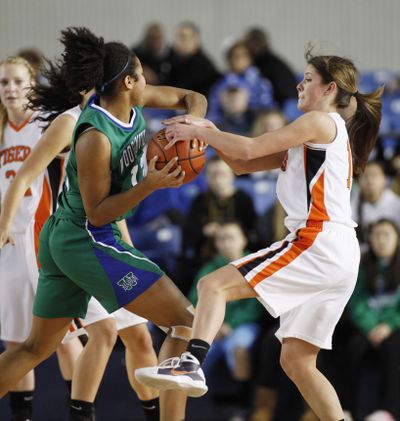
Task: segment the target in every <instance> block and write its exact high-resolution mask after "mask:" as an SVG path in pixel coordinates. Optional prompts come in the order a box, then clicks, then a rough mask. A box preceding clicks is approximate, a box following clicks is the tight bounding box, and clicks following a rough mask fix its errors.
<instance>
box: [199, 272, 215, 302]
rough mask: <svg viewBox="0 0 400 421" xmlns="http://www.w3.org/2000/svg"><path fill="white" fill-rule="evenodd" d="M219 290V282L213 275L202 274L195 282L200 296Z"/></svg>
mask: <svg viewBox="0 0 400 421" xmlns="http://www.w3.org/2000/svg"><path fill="white" fill-rule="evenodd" d="M218 292H220V282H219V281H218V279H216V278H215V277H214V276H213V275H211V274H210V275H206V276H203V277H202V278H201V279H200V281H199V282H198V284H197V293H198V295H199V297H200V295H201V296H206V295H208V294H214V293H218Z"/></svg>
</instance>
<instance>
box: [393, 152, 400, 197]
mask: <svg viewBox="0 0 400 421" xmlns="http://www.w3.org/2000/svg"><path fill="white" fill-rule="evenodd" d="M391 164H392V168H393V170H394V177H393V180H392V190H393V191H394V192H395V193H396V194H397V195H398V196H400V154H398V155H395V156H394V157H393V158H392V162H391Z"/></svg>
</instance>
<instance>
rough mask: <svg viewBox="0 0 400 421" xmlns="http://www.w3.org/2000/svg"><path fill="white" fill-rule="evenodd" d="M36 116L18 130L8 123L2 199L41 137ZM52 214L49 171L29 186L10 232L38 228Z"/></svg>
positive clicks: (1, 158) (0, 154)
mask: <svg viewBox="0 0 400 421" xmlns="http://www.w3.org/2000/svg"><path fill="white" fill-rule="evenodd" d="M34 117H35V114H34V115H33V116H31V118H30V119H28V120H27V121H25V122H24V123H23V124H21V125H20V126H19V127H15V126H14V125H13V124H12V123H11V122H9V121H8V122H7V123H6V125H5V128H4V136H3V142H2V144H1V145H0V198H1V199H3V198H4V196H5V193H6V191H7V189H8V187H9V186H10V184H11V182H12V181H13V179H14V177H15V175H16V173H17V171H18V170H19V169H20V167H21V166H22V164H23V162H24V161H25V159H26V158H27V157H28V155H29V154H30V153H31V151H32V149H33V148H34V147H35V145H36V143H37V142H38V140H39V139H40V137H41V136H42V127H41V123H40V122H38V121H34ZM50 212H51V192H50V186H49V180H48V177H47V172H44V173H43V174H42V175H41V176H39V177H38V178H37V179H36V180H35V181H34V182H33V183H32V185H31V186H30V187H29V189H28V190H27V192H26V193H25V196H24V198H23V201H22V203H21V205H20V206H19V208H18V211H17V214H16V216H15V218H14V221H13V224H12V227H11V232H12V233H23V232H25V231H26V230H27V228H28V226H29V225H30V224H31V223H32V221H33V220H34V221H35V225H37V226H38V229H39V228H40V227H41V226H42V225H43V223H44V222H45V221H46V219H47V218H48V217H49V215H50Z"/></svg>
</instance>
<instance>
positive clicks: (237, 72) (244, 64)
mask: <svg viewBox="0 0 400 421" xmlns="http://www.w3.org/2000/svg"><path fill="white" fill-rule="evenodd" d="M226 61H227V63H228V71H227V73H225V74H224V75H223V77H222V78H221V79H219V80H218V82H217V83H216V84H215V85H214V86H213V87H212V88H211V91H210V94H209V97H208V114H207V117H208V118H209V119H210V120H212V121H213V122H214V123H215V124H217V125H218V123H219V121H220V120H221V119H222V118H223V108H224V107H223V104H222V98H221V93H222V92H224V91H226V90H227V89H229V88H230V87H232V86H243V88H245V89H246V90H247V92H248V107H249V109H250V110H251V111H253V112H254V111H257V110H260V109H263V108H267V107H271V106H273V105H274V99H273V89H272V85H271V82H270V81H269V80H268V79H265V78H264V77H263V76H262V75H261V74H260V71H259V69H258V68H257V67H256V66H254V65H253V58H252V56H251V53H250V50H249V49H248V47H247V45H246V44H245V43H244V42H236V43H235V44H233V45H232V46H231V47H230V48H229V49H228V51H227V52H226Z"/></svg>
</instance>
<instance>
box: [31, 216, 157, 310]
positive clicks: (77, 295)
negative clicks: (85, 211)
mask: <svg viewBox="0 0 400 421" xmlns="http://www.w3.org/2000/svg"><path fill="white" fill-rule="evenodd" d="M39 262H40V266H41V268H40V272H39V282H38V288H37V293H36V297H35V302H34V307H33V314H34V315H35V316H39V317H47V318H57V317H81V318H84V316H85V315H86V311H87V305H88V302H89V299H90V298H91V297H92V296H94V297H95V298H96V299H97V300H98V301H100V303H101V304H102V305H103V306H104V307H105V308H106V309H107V310H108V311H109V312H110V313H111V312H113V311H115V310H117V309H118V308H120V307H123V306H124V305H126V304H128V303H130V302H131V301H132V300H134V299H135V298H137V297H138V296H139V295H140V294H142V293H143V292H144V291H146V290H147V289H148V288H149V287H150V286H151V285H153V284H154V283H155V282H156V281H157V280H158V279H159V278H160V277H161V276H162V275H163V274H164V272H163V271H162V270H161V269H160V268H159V267H158V266H157V265H156V264H155V263H154V262H152V261H151V260H149V259H148V258H147V257H146V256H145V255H144V254H143V253H141V252H140V251H139V250H137V249H135V248H134V247H131V246H130V245H129V244H127V243H125V242H124V241H122V240H121V233H120V231H119V229H118V227H117V225H116V224H115V223H111V224H107V225H103V226H101V227H94V226H92V225H91V224H90V223H89V222H88V221H86V222H84V221H82V222H76V221H74V220H72V219H68V218H64V217H59V216H57V215H56V216H54V215H53V216H51V217H50V218H49V219H48V220H47V222H46V224H45V225H44V227H43V229H42V232H41V234H40V244H39Z"/></svg>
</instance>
